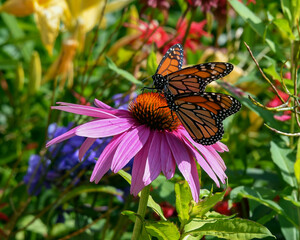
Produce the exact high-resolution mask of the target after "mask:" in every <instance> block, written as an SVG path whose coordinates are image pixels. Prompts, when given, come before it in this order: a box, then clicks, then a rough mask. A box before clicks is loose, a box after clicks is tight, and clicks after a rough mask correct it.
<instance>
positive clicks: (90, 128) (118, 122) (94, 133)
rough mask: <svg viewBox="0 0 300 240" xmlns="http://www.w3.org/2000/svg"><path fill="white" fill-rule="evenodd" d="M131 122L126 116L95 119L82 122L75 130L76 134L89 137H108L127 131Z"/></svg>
mask: <svg viewBox="0 0 300 240" xmlns="http://www.w3.org/2000/svg"><path fill="white" fill-rule="evenodd" d="M131 127H132V122H131V121H130V119H127V118H111V119H101V120H95V121H92V122H88V123H85V124H82V125H81V126H80V127H78V129H77V130H76V135H78V136H82V137H89V138H102V137H110V136H114V135H117V134H120V133H122V132H125V131H127V130H128V129H129V128H131Z"/></svg>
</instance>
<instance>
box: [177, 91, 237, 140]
mask: <svg viewBox="0 0 300 240" xmlns="http://www.w3.org/2000/svg"><path fill="white" fill-rule="evenodd" d="M174 103H175V105H176V106H177V108H176V109H177V110H176V114H177V116H178V118H179V119H180V121H181V123H182V124H183V126H184V127H185V129H186V130H187V132H188V133H189V134H190V136H191V137H192V139H193V140H194V141H195V142H198V143H200V144H203V145H211V144H214V143H216V142H217V141H219V140H221V139H222V136H223V134H224V129H223V123H222V121H223V120H224V119H225V118H226V117H228V116H230V115H232V114H234V113H236V112H237V111H239V110H240V108H241V103H240V102H239V101H238V100H236V99H235V98H233V97H231V96H229V95H226V94H222V93H207V92H205V93H193V94H180V95H177V96H176V97H175V99H174Z"/></svg>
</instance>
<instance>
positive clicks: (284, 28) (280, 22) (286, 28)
mask: <svg viewBox="0 0 300 240" xmlns="http://www.w3.org/2000/svg"><path fill="white" fill-rule="evenodd" d="M273 22H274V24H275V25H276V26H277V28H278V29H279V30H280V31H281V32H282V33H284V34H285V35H286V36H287V38H288V39H289V40H294V39H295V36H294V34H293V32H292V29H291V28H290V25H289V22H288V21H287V20H286V19H275V20H274V21H273Z"/></svg>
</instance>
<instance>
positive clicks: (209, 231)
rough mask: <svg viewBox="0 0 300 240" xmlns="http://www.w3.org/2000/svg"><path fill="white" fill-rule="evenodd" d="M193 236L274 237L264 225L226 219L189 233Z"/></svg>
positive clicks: (231, 237)
mask: <svg viewBox="0 0 300 240" xmlns="http://www.w3.org/2000/svg"><path fill="white" fill-rule="evenodd" d="M188 234H192V235H194V236H195V235H198V234H199V235H210V236H215V237H219V238H224V239H231V240H240V239H243V240H247V239H253V238H265V237H274V238H275V236H273V235H272V233H271V232H270V231H269V230H268V229H267V228H266V227H264V226H263V225H260V224H259V223H256V222H253V221H250V220H247V219H240V218H235V219H226V220H217V221H216V222H213V223H206V224H204V225H203V226H201V227H200V228H199V229H197V230H193V231H190V232H188Z"/></svg>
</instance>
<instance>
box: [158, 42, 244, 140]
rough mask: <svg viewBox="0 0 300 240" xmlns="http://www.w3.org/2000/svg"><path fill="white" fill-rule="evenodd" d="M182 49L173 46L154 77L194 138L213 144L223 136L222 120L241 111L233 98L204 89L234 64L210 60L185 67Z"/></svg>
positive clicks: (238, 103)
mask: <svg viewBox="0 0 300 240" xmlns="http://www.w3.org/2000/svg"><path fill="white" fill-rule="evenodd" d="M182 62H183V49H182V46H181V45H180V44H176V45H174V46H173V47H171V48H170V49H169V50H168V51H167V53H166V54H165V56H164V57H163V59H162V60H161V62H160V64H159V66H158V68H157V71H156V73H155V74H154V75H153V76H152V78H153V83H154V86H155V88H156V89H157V91H158V92H163V94H164V96H165V98H166V100H167V103H168V107H169V108H170V109H171V110H172V111H174V112H175V113H176V115H177V117H178V118H179V119H180V121H181V123H182V125H183V126H184V127H185V129H186V130H187V132H188V133H189V135H190V136H191V137H192V139H193V140H194V141H195V142H197V143H200V144H203V145H211V144H214V143H216V142H217V141H219V140H221V139H222V136H223V134H224V129H223V123H222V121H223V120H224V119H225V118H226V117H228V116H230V115H232V114H234V113H236V112H237V111H239V110H240V108H241V104H240V102H239V101H238V100H236V99H235V98H234V97H232V96H229V95H226V94H222V93H209V92H204V90H205V88H206V86H207V84H209V83H210V82H212V81H215V80H217V79H219V78H221V77H224V76H226V75H228V74H229V73H230V72H231V71H232V70H233V65H232V64H230V63H223V62H211V63H203V64H199V65H195V66H192V67H187V68H184V69H181V68H182Z"/></svg>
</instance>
